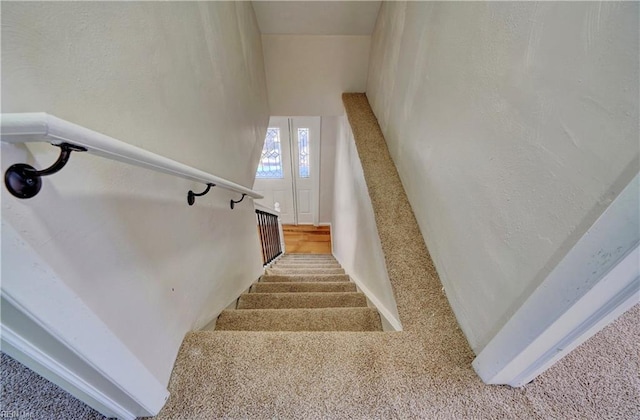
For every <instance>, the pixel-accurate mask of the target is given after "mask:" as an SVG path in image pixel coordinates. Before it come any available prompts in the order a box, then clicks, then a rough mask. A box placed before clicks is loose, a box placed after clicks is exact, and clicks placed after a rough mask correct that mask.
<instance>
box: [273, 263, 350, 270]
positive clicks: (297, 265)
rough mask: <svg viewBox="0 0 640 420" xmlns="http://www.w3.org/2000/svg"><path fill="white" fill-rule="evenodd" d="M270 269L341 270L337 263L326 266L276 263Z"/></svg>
mask: <svg viewBox="0 0 640 420" xmlns="http://www.w3.org/2000/svg"><path fill="white" fill-rule="evenodd" d="M271 268H278V269H281V270H288V269H290V268H309V269H314V270H316V269H318V270H323V269H325V268H342V266H341V265H340V264H338V263H327V264H304V263H303V264H297V263H278V264H274V265H272V266H271Z"/></svg>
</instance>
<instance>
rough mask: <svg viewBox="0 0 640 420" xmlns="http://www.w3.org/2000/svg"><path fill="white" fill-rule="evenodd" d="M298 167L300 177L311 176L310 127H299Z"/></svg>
mask: <svg viewBox="0 0 640 420" xmlns="http://www.w3.org/2000/svg"><path fill="white" fill-rule="evenodd" d="M298 168H299V170H300V178H309V129H308V128H298Z"/></svg>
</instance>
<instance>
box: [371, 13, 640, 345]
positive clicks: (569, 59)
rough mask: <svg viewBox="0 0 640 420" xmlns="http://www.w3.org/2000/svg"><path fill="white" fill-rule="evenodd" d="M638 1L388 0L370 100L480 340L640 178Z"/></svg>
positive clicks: (448, 283)
mask: <svg viewBox="0 0 640 420" xmlns="http://www.w3.org/2000/svg"><path fill="white" fill-rule="evenodd" d="M638 9H639V5H638V4H637V3H562V2H551V3H421V2H411V3H396V2H389V3H384V4H383V6H382V8H381V12H380V15H379V17H378V22H377V24H376V29H375V31H374V34H373V36H372V51H371V63H370V67H369V76H368V83H367V96H368V98H369V101H370V102H371V105H372V108H373V110H374V112H375V114H376V116H377V117H378V121H379V123H380V125H381V127H382V130H383V132H384V135H385V138H386V140H387V143H388V146H389V150H390V152H391V155H392V157H393V159H394V161H395V163H396V166H397V168H398V171H399V173H400V176H401V178H402V182H403V184H404V187H405V189H406V192H407V194H408V196H409V200H410V201H411V204H412V206H413V210H414V212H415V214H416V217H417V219H418V223H419V225H420V228H421V230H422V233H423V235H424V237H425V240H426V242H427V245H428V247H429V251H430V252H431V255H432V257H433V258H434V261H435V264H436V267H437V269H438V273H439V274H440V278H441V279H442V282H443V284H444V287H445V290H446V293H447V296H448V298H449V300H450V302H451V305H452V308H453V310H454V312H455V314H456V316H457V318H458V321H459V323H460V325H461V327H462V329H463V331H464V333H465V334H466V336H467V338H468V339H469V342H470V344H471V346H472V347H473V349H474V350H475V351H476V352H479V351H480V350H482V348H483V347H484V346H485V345H486V343H487V342H488V341H489V340H490V339H491V338H492V337H493V336H494V335H495V333H496V331H498V330H499V329H500V328H501V327H502V326H503V325H504V323H505V322H506V321H507V320H508V319H509V318H510V317H511V315H513V313H514V312H515V311H516V310H517V309H518V308H519V307H520V306H521V305H522V303H523V302H524V301H525V300H526V299H527V297H528V296H530V295H531V293H532V292H533V290H534V289H535V288H536V287H537V286H538V285H539V284H540V282H541V281H542V280H543V279H544V278H545V277H546V276H547V275H548V274H549V272H550V271H551V270H552V269H553V267H554V266H555V265H556V264H557V263H558V261H560V260H561V259H562V258H563V256H564V255H565V254H566V253H567V251H568V250H569V249H570V248H571V247H572V246H573V244H575V242H576V241H577V240H578V238H579V237H580V236H581V235H582V234H583V233H584V232H585V231H586V229H587V228H588V227H589V226H591V225H592V223H593V222H594V221H595V220H596V218H597V217H598V216H599V215H600V214H601V213H602V211H603V210H604V209H605V208H606V206H607V205H608V203H610V202H611V200H613V198H614V197H616V196H617V194H618V193H619V192H620V191H621V190H622V188H624V187H625V186H626V185H627V184H628V182H629V181H630V180H631V179H632V178H633V176H634V175H635V174H636V173H637V172H638V161H639V148H638V90H639V88H638V80H639V74H640V72H639V68H638V51H639V48H638V47H639V45H638V43H639V41H638V39H639V37H638V27H639V24H638V19H639V16H640V14H639V10H638Z"/></svg>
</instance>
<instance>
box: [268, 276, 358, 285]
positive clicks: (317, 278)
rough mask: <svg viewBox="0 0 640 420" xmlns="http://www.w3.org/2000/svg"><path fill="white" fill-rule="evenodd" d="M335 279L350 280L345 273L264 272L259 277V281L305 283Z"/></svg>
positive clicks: (333, 280)
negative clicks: (271, 273) (280, 273)
mask: <svg viewBox="0 0 640 420" xmlns="http://www.w3.org/2000/svg"><path fill="white" fill-rule="evenodd" d="M336 281H340V282H342V281H344V282H348V281H351V279H350V278H349V276H348V275H346V274H314V275H301V274H295V275H279V274H278V275H270V274H265V275H263V276H262V277H260V282H278V283H280V282H294V283H307V282H336Z"/></svg>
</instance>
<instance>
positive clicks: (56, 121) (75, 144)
mask: <svg viewBox="0 0 640 420" xmlns="http://www.w3.org/2000/svg"><path fill="white" fill-rule="evenodd" d="M0 133H1V136H2V141H3V142H5V143H29V142H46V143H50V144H52V145H54V146H57V147H59V148H60V157H59V158H58V160H57V161H56V162H55V163H54V164H53V165H52V166H51V167H49V168H46V169H43V170H36V169H35V168H33V167H32V166H30V165H27V164H24V163H17V164H14V165H11V167H9V169H7V171H6V173H5V177H4V178H5V186H6V187H7V189H8V190H9V192H10V193H11V194H13V195H14V196H15V197H18V198H22V199H26V198H31V197H33V196H35V195H36V194H38V192H39V191H40V188H41V186H42V180H41V178H42V177H43V176H48V175H52V174H54V173H56V172H58V171H59V170H61V169H62V168H63V167H64V165H65V164H66V163H67V162H68V160H69V157H70V156H71V154H72V152H76V153H79V152H86V153H91V154H95V155H98V156H102V157H105V158H108V159H113V160H117V161H120V162H124V163H128V164H130V165H134V166H140V167H142V168H147V169H152V170H154V171H157V172H163V173H166V174H170V175H174V176H177V177H180V178H185V179H189V180H191V181H196V182H201V183H202V184H204V185H205V186H206V187H207V188H206V190H205V191H204V192H202V193H194V192H193V191H189V192H188V194H187V202H188V204H189V205H193V203H194V201H195V197H198V196H202V195H204V194H206V193H207V192H208V191H209V189H210V188H211V187H218V188H224V189H226V190H230V191H235V192H237V193H239V194H242V198H240V200H236V201H234V200H230V203H229V204H230V207H231V209H233V208H234V206H235V205H236V204H238V203H240V202H241V201H242V200H243V199H244V198H245V197H251V198H253V199H260V198H263V197H262V195H260V194H258V193H257V192H255V191H253V190H251V189H249V188H246V187H243V186H242V185H239V184H236V183H234V182H232V181H229V180H227V179H224V178H220V177H218V176H215V175H212V174H209V173H207V172H204V171H201V170H199V169H196V168H193V167H191V166H188V165H185V164H183V163H180V162H177V161H175V160H171V159H169V158H166V157H164V156H160V155H157V154H155V153H152V152H149V151H147V150H144V149H141V148H139V147H135V146H132V145H130V144H127V143H125V142H122V141H120V140H116V139H114V138H112V137H109V136H106V135H104V134H100V133H98V132H96V131H92V130H89V129H88V128H84V127H81V126H79V125H77V124H73V123H71V122H69V121H65V120H63V119H60V118H57V117H54V116H53V115H49V114H46V113H44V112H34V113H19V114H2V116H1V119H0Z"/></svg>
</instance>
